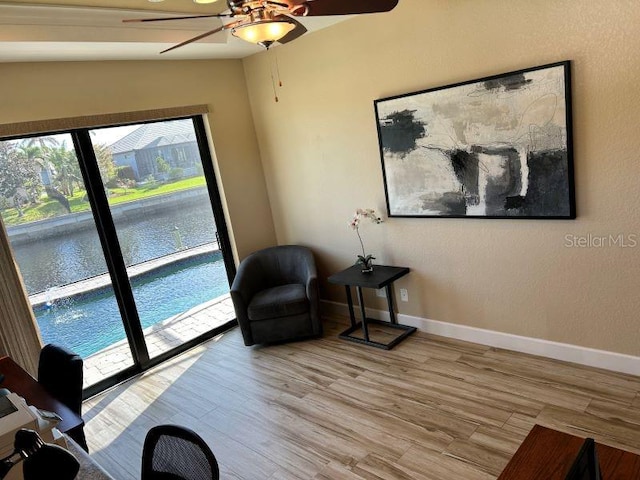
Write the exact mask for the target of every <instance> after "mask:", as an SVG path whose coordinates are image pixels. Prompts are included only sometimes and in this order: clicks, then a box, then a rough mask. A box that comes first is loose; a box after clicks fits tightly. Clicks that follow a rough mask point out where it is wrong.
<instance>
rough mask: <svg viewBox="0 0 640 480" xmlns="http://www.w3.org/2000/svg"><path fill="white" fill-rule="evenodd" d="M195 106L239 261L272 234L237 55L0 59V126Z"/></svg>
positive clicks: (271, 238) (271, 241)
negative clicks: (205, 109)
mask: <svg viewBox="0 0 640 480" xmlns="http://www.w3.org/2000/svg"><path fill="white" fill-rule="evenodd" d="M196 104H207V105H208V106H209V111H210V113H209V115H208V122H209V126H210V129H211V136H212V140H213V145H214V149H213V150H214V151H213V152H212V153H214V156H215V159H216V161H215V162H214V163H216V166H217V171H218V177H219V178H218V182H219V183H220V184H221V185H220V186H221V189H222V194H223V195H224V196H225V198H226V208H227V213H228V217H229V218H230V219H231V221H230V223H229V228H230V231H231V234H232V235H233V238H232V241H234V240H235V247H236V250H237V252H236V253H237V255H239V256H240V258H242V257H244V256H245V255H247V254H248V253H250V252H251V251H253V250H256V249H258V248H261V247H265V246H270V245H273V244H274V243H275V234H274V230H273V222H272V219H271V209H270V207H269V202H268V199H267V194H266V186H265V182H264V175H263V172H262V166H261V163H260V158H259V152H258V146H257V142H256V137H255V132H254V127H253V120H252V118H251V111H250V108H249V102H248V97H247V90H246V86H245V79H244V72H243V69H242V64H241V62H240V61H239V60H234V61H231V60H229V61H182V62H171V61H160V62H68V63H14V64H0V123H10V122H21V121H29V120H44V119H50V118H59V117H73V116H81V115H91V114H102V113H112V112H125V111H133V110H147V109H156V108H162V107H173V106H181V105H196Z"/></svg>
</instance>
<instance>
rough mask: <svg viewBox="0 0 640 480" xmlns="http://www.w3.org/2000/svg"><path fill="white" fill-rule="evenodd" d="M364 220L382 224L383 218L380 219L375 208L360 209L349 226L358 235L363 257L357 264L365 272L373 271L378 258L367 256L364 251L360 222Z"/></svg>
mask: <svg viewBox="0 0 640 480" xmlns="http://www.w3.org/2000/svg"><path fill="white" fill-rule="evenodd" d="M364 219H369V220H371V222H372V223H376V224H378V223H382V217H380V216H379V215H378V214H377V213H376V211H375V210H374V209H373V208H358V209H357V210H356V213H354V214H353V218H352V219H351V221H350V222H349V226H350V227H351V228H352V229H353V230H355V231H356V233H357V234H358V240H360V247H362V255H358V261H357V262H356V264H357V265H362V268H363V271H371V270H373V261H374V260H375V259H376V257H374V256H373V255H370V254H369V255H367V254H366V253H365V251H364V243H362V237H361V236H360V222H361V221H362V220H364Z"/></svg>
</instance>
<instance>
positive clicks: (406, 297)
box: [400, 288, 409, 302]
mask: <svg viewBox="0 0 640 480" xmlns="http://www.w3.org/2000/svg"><path fill="white" fill-rule="evenodd" d="M400 300H402V301H403V302H408V301H409V292H408V291H407V289H406V288H401V289H400Z"/></svg>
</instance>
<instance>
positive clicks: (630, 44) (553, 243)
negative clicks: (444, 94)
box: [244, 0, 640, 355]
mask: <svg viewBox="0 0 640 480" xmlns="http://www.w3.org/2000/svg"><path fill="white" fill-rule="evenodd" d="M638 25H640V3H638V2H637V1H635V0H633V1H632V0H628V1H623V0H612V1H608V2H595V1H584V0H555V1H549V0H527V1H525V0H516V1H514V0H457V1H451V0H429V1H427V0H401V1H400V5H399V6H398V7H397V8H396V9H395V10H394V11H393V12H391V13H389V14H382V15H373V16H368V17H364V16H363V17H358V18H355V19H352V20H349V21H347V22H344V23H342V24H339V25H337V26H334V27H332V28H330V29H327V30H324V31H321V32H318V33H314V34H310V35H307V36H305V37H302V38H300V39H298V40H296V41H295V42H293V43H291V44H289V45H287V46H284V47H281V48H278V49H277V50H274V52H269V53H267V54H260V55H256V56H253V57H250V58H249V59H246V60H245V62H244V65H245V71H246V75H247V79H248V88H249V95H250V98H251V104H252V109H253V114H254V121H255V124H256V130H257V133H258V141H259V144H260V150H261V155H262V161H263V165H264V169H265V173H266V179H267V186H268V191H269V198H270V201H271V208H272V211H273V217H274V222H275V228H276V233H277V238H278V242H279V243H301V244H306V245H309V246H311V247H312V248H313V249H315V251H317V253H318V254H319V259H320V267H321V272H322V274H323V275H327V274H329V273H331V272H334V271H336V270H338V269H341V268H344V267H346V266H347V265H349V264H350V263H352V262H353V260H354V258H355V254H356V253H358V250H359V245H358V242H357V238H356V236H355V233H354V232H352V231H351V230H350V229H349V228H348V227H347V222H348V220H349V219H350V217H351V215H352V213H353V211H354V210H355V208H357V207H375V208H377V209H379V210H381V211H384V210H385V200H384V190H383V182H382V174H381V168H380V159H379V153H378V143H377V134H376V125H375V121H374V112H373V100H374V99H377V98H382V97H386V96H390V95H394V94H401V93H405V92H410V91H414V90H419V89H425V88H430V87H435V86H441V85H447V84H451V83H455V82H459V81H465V80H470V79H474V78H479V77H483V76H487V75H492V74H498V73H503V72H508V71H513V70H517V69H521V68H527V67H530V66H536V65H542V64H546V63H551V62H556V61H561V60H565V59H569V60H572V61H573V65H572V73H573V78H574V81H573V100H574V108H573V113H574V140H575V169H576V175H575V180H576V191H577V208H578V219H577V220H575V221H540V220H535V221H534V220H531V221H529V220H524V221H522V220H520V221H510V220H471V219H462V220H457V219H401V218H392V219H387V221H386V222H385V223H384V224H382V225H371V224H369V225H365V227H364V228H363V229H362V234H363V237H364V241H365V245H366V247H367V250H369V251H370V252H372V253H374V254H376V255H377V257H378V260H379V262H380V263H387V264H396V265H405V266H409V267H411V268H412V273H411V274H410V275H409V276H408V277H406V278H405V279H403V280H401V281H399V282H398V283H397V285H396V286H397V287H406V288H408V290H409V297H410V298H409V300H410V301H409V303H401V304H400V305H399V310H400V312H401V313H405V314H409V315H415V316H419V317H423V318H429V319H435V320H441V321H446V322H452V323H456V324H463V325H469V326H474V327H480V328H487V329H492V330H497V331H500V332H507V333H513V334H518V335H524V336H529V337H535V338H541V339H547V340H552V341H558V342H565V343H570V344H575V345H581V346H586V347H592V348H597V349H603V350H608V351H613V352H619V353H625V354H630V355H640V328H639V320H640V316H639V312H640V295H639V292H640V244H639V245H638V246H637V247H636V248H619V247H609V248H567V247H566V238H565V237H566V235H577V236H586V235H589V234H591V235H605V236H608V235H610V234H611V235H618V234H624V235H627V236H629V235H638V238H637V240H638V241H639V242H640V221H639V220H640V209H639V208H638V207H639V195H638V185H639V183H638V178H640V162H639V161H638V152H640V135H639V134H638V125H639V124H640V89H639V88H638V79H640V62H638V61H637V52H638V51H640V34H639V33H638ZM276 53H277V57H278V65H279V69H280V73H281V76H282V80H283V83H284V86H283V87H282V88H281V89H279V93H278V96H279V97H280V101H279V102H278V103H275V102H274V101H273V93H272V86H271V81H270V79H271V77H270V71H271V70H272V69H273V68H274V62H275V55H276ZM627 238H629V237H627ZM323 296H324V297H325V298H328V299H330V300H334V301H339V302H344V294H343V291H342V290H341V289H339V288H336V287H331V286H329V285H327V284H326V282H325V284H324V285H323ZM372 300H374V299H372ZM375 301H376V302H377V305H378V306H379V307H382V306H383V305H382V303H381V302H380V301H379V299H376V300H375Z"/></svg>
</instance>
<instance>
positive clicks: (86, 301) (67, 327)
mask: <svg viewBox="0 0 640 480" xmlns="http://www.w3.org/2000/svg"><path fill="white" fill-rule="evenodd" d="M131 287H132V289H133V295H134V298H135V301H136V306H137V307H138V314H139V316H140V322H141V324H142V328H143V329H144V328H147V327H150V326H151V325H155V324H156V323H158V322H161V321H163V320H166V319H167V318H169V317H172V316H173V315H177V314H180V313H183V312H185V311H187V310H189V309H191V308H193V307H196V306H198V305H200V304H202V303H205V302H208V301H209V300H213V299H215V298H217V297H219V296H221V295H224V294H226V293H228V292H229V282H228V280H227V274H226V270H225V267H224V262H223V260H222V256H221V254H220V252H214V253H209V254H206V255H202V256H200V257H197V258H191V259H188V260H183V261H180V262H176V263H173V264H170V265H165V266H163V267H160V268H158V269H155V270H153V271H151V272H147V273H145V274H144V275H141V276H139V277H136V278H134V279H132V280H131ZM34 313H35V315H36V319H37V321H38V325H39V326H40V333H41V335H42V340H43V342H44V343H45V344H46V343H57V344H59V345H64V346H65V347H67V348H70V349H71V350H73V351H75V352H76V353H78V354H79V355H80V356H81V357H83V358H86V357H88V356H89V355H92V354H94V353H96V352H98V351H100V350H102V349H103V348H106V347H108V346H110V345H112V344H114V343H116V342H118V341H120V340H123V339H124V338H125V337H126V335H125V332H124V327H123V326H122V319H121V316H120V311H119V309H118V304H117V302H116V299H115V296H114V295H113V290H112V288H111V287H109V288H104V289H101V290H98V291H95V292H90V293H87V294H83V295H80V296H78V297H74V298H66V299H63V300H61V301H56V303H55V304H54V305H52V306H50V307H46V306H42V307H37V308H34Z"/></svg>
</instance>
